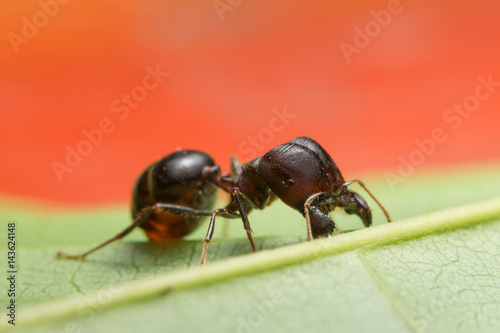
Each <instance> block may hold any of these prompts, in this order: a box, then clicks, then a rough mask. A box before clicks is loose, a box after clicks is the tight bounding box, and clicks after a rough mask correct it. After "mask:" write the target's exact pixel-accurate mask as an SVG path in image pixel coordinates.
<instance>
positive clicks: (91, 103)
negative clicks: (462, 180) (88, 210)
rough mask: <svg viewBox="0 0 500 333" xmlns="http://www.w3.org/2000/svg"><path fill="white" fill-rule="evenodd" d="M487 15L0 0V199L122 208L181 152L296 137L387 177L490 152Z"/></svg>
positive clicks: (357, 169) (472, 10) (348, 164)
mask: <svg viewBox="0 0 500 333" xmlns="http://www.w3.org/2000/svg"><path fill="white" fill-rule="evenodd" d="M499 13H500V3H499V2H498V1H481V2H478V3H473V2H469V1H430V0H419V1H403V0H402V1H395V0H391V1H378V0H377V1H375V0H372V1H358V2H355V3H354V2H350V1H344V2H341V3H333V2H326V1H324V2H322V3H321V4H319V3H317V4H314V3H306V2H292V1H285V0H266V1H257V0H252V1H249V0H248V1H247V0H240V1H236V0H232V1H230V0H220V1H218V0H216V1H211V0H205V1H199V0H188V1H157V0H146V1H139V0H107V1H105V0H104V1H103V0H101V1H95V0H88V1H68V0H65V1H62V0H61V1H60V2H58V1H56V0H40V1H2V2H1V3H0V22H1V23H0V27H1V31H0V34H1V36H2V38H1V48H2V52H1V53H0V105H1V111H0V152H1V155H0V165H1V172H0V192H1V194H2V195H3V196H14V197H28V198H37V199H42V200H47V201H52V202H58V203H62V204H65V205H80V204H89V203H92V204H97V203H99V204H102V203H113V202H124V201H127V202H128V200H129V197H130V192H131V188H132V184H133V182H134V181H135V178H136V177H137V176H138V175H139V173H140V172H141V171H142V170H143V169H144V168H145V167H146V166H147V165H149V164H150V163H152V162H154V161H155V160H157V159H159V158H161V157H162V156H164V155H166V154H168V153H171V152H172V151H173V150H175V149H176V148H177V147H181V148H184V149H198V150H202V151H206V152H207V153H209V154H211V155H212V156H213V157H214V159H215V160H216V162H217V163H218V164H220V165H221V166H222V167H223V169H224V170H227V167H228V160H229V156H230V155H231V154H232V153H237V154H238V155H239V156H240V157H241V159H242V160H244V161H246V160H248V159H250V158H252V157H255V156H257V155H262V154H264V153H265V152H266V151H267V150H268V149H270V148H272V147H274V146H276V145H278V144H281V143H283V142H286V141H288V140H290V139H292V138H293V137H296V136H301V135H306V136H310V137H312V138H314V139H315V140H317V141H318V142H319V143H321V144H322V145H323V147H324V148H325V149H326V150H327V151H328V152H330V153H331V155H332V157H333V158H334V160H335V161H336V162H337V164H338V165H339V167H340V169H341V170H342V171H343V173H344V175H345V176H346V178H353V177H358V175H359V174H360V173H361V174H362V173H367V172H371V173H375V174H379V175H380V177H384V175H386V172H388V171H389V172H392V173H394V174H398V168H399V167H400V164H401V163H402V162H401V161H402V159H405V160H407V161H410V163H413V164H418V165H414V167H415V170H416V171H415V172H418V170H421V169H429V168H433V167H435V166H438V165H441V166H445V167H447V166H450V167H453V166H455V165H460V164H466V163H481V162H487V161H493V160H495V161H498V160H499V157H500V156H499V148H500V147H499V143H500V131H499V130H498V125H499V123H500V113H499V106H500V61H499V59H500V41H499V36H500V20H499V19H498V18H499ZM155 72H156V74H154V73H155ZM166 73H168V75H167V74H166ZM480 77H482V78H483V79H482V81H481V79H479V78H480ZM485 80H486V81H488V80H490V81H491V82H490V83H489V84H487V85H486V86H485V85H484V82H485ZM481 82H483V83H481ZM481 84H482V86H481V87H480V88H478V86H479V85H481ZM478 94H479V95H478ZM464 103H465V104H466V105H465V106H464V107H462V111H461V112H462V113H459V112H457V111H454V109H453V107H454V104H456V105H458V107H460V105H463V104H464ZM467 109H469V110H472V111H467ZM455 110H458V109H455ZM463 110H465V111H463ZM436 129H438V131H441V136H440V139H439V142H435V141H434V146H433V145H432V143H430V141H429V140H433V138H432V135H433V134H432V133H433V131H435V130H436ZM439 129H440V130H439ZM105 132H106V133H105ZM85 133H87V135H90V137H91V138H92V139H91V140H90V139H88V138H87V137H86V134H85ZM89 133H90V134H89ZM99 133H101V134H99ZM92 140H93V141H94V143H91V141H92ZM416 140H417V141H418V142H420V143H421V146H419V145H418V144H417V143H416ZM422 142H423V143H422ZM425 143H426V144H427V146H426V145H425ZM422 145H423V146H422ZM422 147H424V148H422ZM425 147H427V148H425ZM425 149H427V151H426V150H425ZM68 151H73V153H72V154H70V155H71V157H69V160H67V159H68V156H67V155H68ZM78 151H79V152H80V153H78ZM418 151H422V152H421V153H418ZM74 152H76V153H78V154H79V157H75V156H74V155H75V153H74ZM412 159H413V162H411V160H412ZM68 161H69V162H70V163H69V162H68ZM417 162H418V163H417ZM70 164H71V165H70Z"/></svg>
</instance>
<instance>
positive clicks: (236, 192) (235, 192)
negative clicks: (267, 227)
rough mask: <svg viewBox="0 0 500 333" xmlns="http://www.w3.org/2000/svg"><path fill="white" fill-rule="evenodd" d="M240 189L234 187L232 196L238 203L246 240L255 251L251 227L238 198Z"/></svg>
mask: <svg viewBox="0 0 500 333" xmlns="http://www.w3.org/2000/svg"><path fill="white" fill-rule="evenodd" d="M239 193H240V190H239V189H238V188H237V187H235V188H234V189H233V193H232V194H233V196H234V199H235V200H236V203H237V204H238V210H239V211H240V216H241V219H242V220H243V228H245V230H246V232H247V237H248V241H249V242H250V245H251V246H252V252H257V248H256V247H255V243H254V242H253V237H252V233H253V231H252V228H250V221H248V216H247V213H246V212H245V208H244V207H243V203H242V202H241V199H240V195H239Z"/></svg>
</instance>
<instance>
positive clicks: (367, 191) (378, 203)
mask: <svg viewBox="0 0 500 333" xmlns="http://www.w3.org/2000/svg"><path fill="white" fill-rule="evenodd" d="M352 183H358V184H359V185H360V186H361V187H362V188H363V189H364V190H365V191H366V193H368V194H369V195H370V196H371V197H372V199H373V200H375V202H376V203H377V205H378V206H379V207H380V208H381V209H382V211H383V212H384V215H385V217H386V218H387V222H392V220H391V217H390V216H389V213H387V211H386V210H385V208H384V206H382V204H381V203H380V202H379V201H378V200H377V198H375V196H374V195H373V194H372V193H371V192H370V191H369V190H368V189H367V188H366V185H365V183H363V182H362V181H361V180H359V179H354V180H351V181H348V182H347V183H345V184H344V185H343V186H349V185H351V184H352Z"/></svg>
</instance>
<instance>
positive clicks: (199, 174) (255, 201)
mask: <svg viewBox="0 0 500 333" xmlns="http://www.w3.org/2000/svg"><path fill="white" fill-rule="evenodd" d="M354 182H356V183H358V184H359V185H361V187H363V188H364V189H365V191H366V192H367V193H368V194H369V195H370V196H371V197H372V198H373V199H374V200H375V202H376V203H377V204H378V205H379V206H380V208H381V209H382V211H383V212H384V214H385V216H386V218H387V221H388V222H391V218H390V217H389V214H388V213H387V211H386V210H385V208H384V207H383V206H382V204H381V203H380V202H379V201H378V200H377V199H376V198H375V197H374V196H373V194H372V193H371V192H370V191H368V189H367V188H366V186H365V185H364V184H363V182H362V181H360V180H357V179H356V180H352V181H349V182H345V181H344V178H343V177H342V174H341V173H340V171H339V169H338V167H337V165H336V164H335V163H334V162H333V160H332V158H331V157H330V155H328V153H327V152H326V151H325V150H324V149H323V148H322V147H321V146H320V145H319V144H318V143H317V142H316V141H314V140H312V139H311V138H308V137H299V138H296V139H293V140H291V141H290V142H288V143H285V144H282V145H279V146H277V147H275V148H273V149H271V150H270V151H269V152H267V153H266V154H264V156H262V157H258V158H255V159H253V160H252V161H250V162H249V163H245V164H243V165H240V164H239V162H238V161H237V160H236V158H232V160H231V172H230V173H229V174H227V175H221V172H220V167H219V166H217V165H215V163H214V161H213V160H212V158H211V157H210V156H208V155H207V154H205V153H202V152H199V151H194V150H180V151H177V152H175V153H172V154H170V155H168V156H166V157H164V158H163V159H161V160H159V161H158V162H156V163H154V164H152V165H151V166H149V167H148V168H147V169H146V170H145V171H144V172H143V173H142V174H141V175H140V176H139V178H138V179H137V181H136V183H135V185H134V189H133V196H132V217H133V223H132V225H130V226H129V227H127V228H126V229H125V230H123V231H122V232H121V233H119V234H118V235H116V236H115V237H113V238H111V239H109V240H107V241H106V242H104V243H102V244H100V245H98V246H96V247H94V248H92V249H91V250H89V251H87V252H85V253H82V254H79V255H71V254H67V253H63V252H59V253H58V254H57V257H65V258H69V259H79V258H84V257H86V256H87V255H89V254H90V253H92V252H94V251H96V250H98V249H100V248H102V247H104V246H106V245H108V244H109V243H111V242H113V241H115V240H118V239H121V238H123V237H124V236H126V235H127V234H128V233H130V232H131V231H132V230H133V229H135V228H136V227H139V228H142V229H143V230H144V231H145V233H146V235H147V236H148V238H149V239H151V240H154V241H156V240H168V239H178V238H182V237H184V236H186V235H187V234H189V233H191V232H192V231H193V230H194V229H195V228H196V227H197V226H199V224H200V223H201V221H202V220H203V217H205V216H210V224H209V226H208V231H207V234H206V237H205V239H204V244H203V250H202V254H201V260H200V264H204V263H205V260H206V257H207V249H208V244H209V243H210V242H211V240H212V236H213V233H214V228H215V218H216V217H217V216H222V217H224V218H241V219H242V221H243V227H244V228H245V231H246V234H247V237H248V240H249V241H250V245H251V246H252V251H253V252H256V251H257V249H256V248H255V243H254V241H253V237H252V229H251V228H250V222H249V221H248V217H247V215H248V213H249V212H250V211H251V210H252V209H264V208H266V207H267V206H268V205H269V204H270V203H271V202H272V201H273V200H274V199H275V198H276V197H278V198H279V199H281V200H282V201H283V202H284V203H285V204H287V205H288V206H290V207H292V208H294V209H296V210H298V211H299V212H300V213H301V214H302V215H303V216H304V217H305V219H306V226H307V240H308V241H310V240H311V239H312V238H313V237H314V238H318V237H326V236H330V235H331V234H332V233H333V231H334V230H335V223H334V222H333V220H332V219H330V217H329V216H328V213H329V212H331V211H333V210H334V209H335V208H337V207H339V208H341V209H343V210H344V211H345V212H346V213H348V214H355V215H358V216H359V217H360V218H361V220H362V221H363V224H364V225H365V227H369V226H370V225H371V224H372V214H371V211H370V208H369V207H368V204H367V203H366V201H365V200H364V199H363V197H361V195H359V194H358V193H356V192H354V191H352V190H351V189H349V188H348V186H349V185H350V184H352V183H354ZM217 188H220V189H222V190H224V191H225V192H227V193H229V194H230V195H231V198H230V201H229V204H228V205H227V206H226V207H224V208H218V209H215V210H212V207H213V206H214V205H215V202H216V199H217Z"/></svg>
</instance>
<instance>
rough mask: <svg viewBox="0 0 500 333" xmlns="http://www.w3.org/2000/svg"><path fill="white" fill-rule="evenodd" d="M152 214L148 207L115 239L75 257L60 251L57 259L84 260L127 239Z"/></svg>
mask: <svg viewBox="0 0 500 333" xmlns="http://www.w3.org/2000/svg"><path fill="white" fill-rule="evenodd" d="M152 213H153V209H152V207H147V208H145V209H143V210H141V211H140V212H139V213H138V214H137V216H136V217H135V219H134V222H133V223H132V225H130V226H129V227H127V228H126V229H125V230H123V231H122V232H120V233H119V234H118V235H116V236H115V237H113V238H110V239H108V240H107V241H105V242H104V243H102V244H100V245H98V246H96V247H94V248H92V249H90V250H88V251H87V252H85V253H82V254H77V255H74V254H68V253H64V252H61V251H59V252H57V254H56V258H61V257H62V258H67V259H82V258H85V257H86V256H87V255H89V254H91V253H92V252H94V251H97V250H99V249H100V248H103V247H104V246H106V245H108V244H109V243H112V242H114V241H115V240H118V239H121V238H123V237H125V236H126V235H128V234H129V233H130V232H131V231H132V230H134V229H135V228H136V227H140V226H141V225H142V224H143V223H144V222H145V221H147V219H148V218H149V217H150V216H151V214H152Z"/></svg>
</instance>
